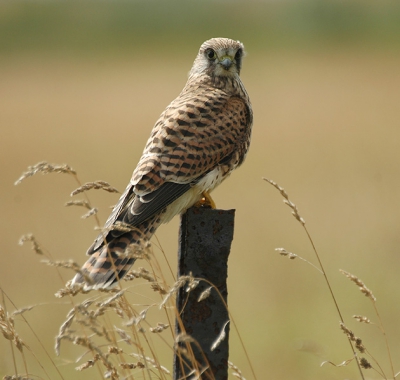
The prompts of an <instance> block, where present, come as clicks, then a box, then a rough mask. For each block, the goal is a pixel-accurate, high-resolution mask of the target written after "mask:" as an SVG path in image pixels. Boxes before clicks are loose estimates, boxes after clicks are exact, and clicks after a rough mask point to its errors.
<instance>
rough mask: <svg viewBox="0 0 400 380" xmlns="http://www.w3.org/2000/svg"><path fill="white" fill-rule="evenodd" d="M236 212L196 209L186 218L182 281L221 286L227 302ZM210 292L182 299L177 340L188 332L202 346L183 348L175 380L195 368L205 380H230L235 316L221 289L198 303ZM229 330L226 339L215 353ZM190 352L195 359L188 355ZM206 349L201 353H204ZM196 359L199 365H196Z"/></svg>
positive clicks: (182, 235) (181, 295) (184, 345)
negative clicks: (231, 327)
mask: <svg viewBox="0 0 400 380" xmlns="http://www.w3.org/2000/svg"><path fill="white" fill-rule="evenodd" d="M234 218H235V210H213V209H208V208H191V209H189V210H188V211H187V212H186V213H185V214H183V215H182V216H181V224H180V232H179V234H180V236H179V252H178V278H179V277H180V276H185V275H189V274H190V273H191V274H192V276H193V277H198V278H203V279H206V280H208V281H209V282H210V283H212V284H213V285H215V286H216V287H217V289H218V290H219V292H220V293H221V295H222V297H223V299H224V301H225V302H226V303H227V296H228V290H227V285H226V279H227V275H228V256H229V252H230V247H231V242H232V239H233V225H234ZM209 287H210V284H208V283H207V282H205V281H200V283H199V285H198V286H197V287H196V288H195V289H194V290H192V291H191V292H187V291H186V287H182V288H180V289H179V291H178V294H177V310H178V313H180V314H179V317H178V318H179V319H180V321H181V324H180V323H179V320H177V321H176V326H175V331H176V335H177V336H178V334H180V333H181V332H182V331H183V332H186V334H187V335H189V336H190V337H191V338H193V339H194V340H195V342H197V343H193V342H192V343H185V342H181V343H179V344H178V346H179V347H177V348H176V349H175V354H174V380H178V379H189V378H191V377H190V376H189V374H192V375H193V374H194V373H193V372H191V371H193V369H194V368H197V369H199V370H200V373H201V376H200V378H201V379H218V380H225V379H228V354H229V344H228V338H229V323H228V324H226V323H227V321H228V320H229V315H228V312H227V310H226V307H225V305H224V303H223V302H222V300H221V298H220V296H219V294H218V293H217V291H216V290H215V289H212V290H211V293H210V296H209V297H208V298H206V299H205V300H203V301H201V302H198V298H199V296H200V294H201V293H202V292H203V291H204V290H206V289H207V288H209ZM182 326H183V328H182ZM224 326H225V329H224V331H225V333H226V336H225V339H224V340H223V341H222V342H221V343H220V344H219V345H218V347H217V348H215V349H214V350H213V351H212V350H211V346H212V345H213V343H214V342H215V341H216V340H217V339H218V337H219V336H220V334H221V331H222V329H223V328H224ZM188 344H190V349H191V350H192V351H193V354H188V355H184V354H183V353H182V350H183V351H185V350H186V349H187V347H188V346H187V345H188ZM199 347H200V349H199ZM193 358H194V360H193Z"/></svg>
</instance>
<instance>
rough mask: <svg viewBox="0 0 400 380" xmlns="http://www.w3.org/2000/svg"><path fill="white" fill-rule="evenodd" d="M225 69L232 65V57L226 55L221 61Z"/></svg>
mask: <svg viewBox="0 0 400 380" xmlns="http://www.w3.org/2000/svg"><path fill="white" fill-rule="evenodd" d="M219 64H220V65H221V66H222V67H223V68H224V69H225V70H229V69H230V67H231V66H232V64H233V62H232V59H231V58H229V57H224V58H223V60H222V61H221V62H220V63H219Z"/></svg>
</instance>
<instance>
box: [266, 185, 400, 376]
mask: <svg viewBox="0 0 400 380" xmlns="http://www.w3.org/2000/svg"><path fill="white" fill-rule="evenodd" d="M263 180H265V181H266V182H268V183H269V184H270V185H272V186H273V187H274V188H275V189H277V190H278V191H279V193H280V194H281V195H282V196H283V198H284V199H283V202H284V203H285V204H286V205H287V206H288V207H289V208H290V209H291V210H292V215H293V216H294V218H295V219H296V220H297V221H298V222H299V223H300V224H301V226H302V227H303V229H304V231H305V233H306V235H307V238H308V240H309V242H310V244H311V246H312V249H313V252H314V254H315V257H316V258H317V261H318V266H319V267H316V266H315V265H314V264H312V263H311V262H309V261H308V260H306V259H304V258H302V257H300V256H298V255H296V254H294V253H292V252H289V251H287V250H286V249H284V248H276V249H275V250H276V251H278V252H279V254H280V255H282V256H285V257H288V258H289V259H291V260H293V259H296V258H299V259H300V260H302V261H304V262H306V263H308V264H310V265H311V266H312V267H313V268H315V269H317V270H318V271H319V272H320V273H321V274H322V275H323V276H324V279H325V283H326V285H327V287H328V289H329V293H330V296H331V299H332V301H333V302H334V304H335V308H336V311H337V313H338V315H339V319H340V328H341V330H342V331H343V332H344V333H345V334H346V336H347V339H348V342H349V344H350V347H351V351H352V353H353V357H352V358H351V359H347V360H345V361H343V362H342V363H340V364H334V363H333V362H331V361H325V362H323V363H322V364H321V365H323V364H325V363H330V364H332V365H334V366H336V367H342V366H346V365H348V364H349V363H351V362H353V361H354V360H355V362H356V363H357V366H358V370H359V373H360V376H361V378H362V379H365V377H364V373H363V369H373V370H375V371H376V372H377V373H378V374H379V375H380V376H381V377H382V378H383V379H388V378H389V377H387V376H386V374H385V372H384V370H383V369H382V367H381V365H380V364H379V362H378V361H377V360H376V359H375V358H374V357H373V356H372V355H371V353H370V352H369V351H368V350H367V348H366V347H365V346H364V344H363V341H362V339H361V338H359V337H357V336H355V334H354V333H353V332H352V331H351V330H350V329H348V328H347V327H346V325H345V322H344V318H343V315H342V312H341V310H340V307H339V304H338V302H337V299H336V297H335V294H334V292H333V289H332V286H331V284H330V281H329V279H328V276H327V273H326V271H325V268H324V266H323V264H322V260H321V256H320V254H319V253H318V251H317V249H316V247H315V244H314V241H313V239H312V237H311V235H310V233H309V231H308V229H307V227H306V222H305V220H304V218H303V217H302V216H301V215H300V213H299V210H298V208H297V206H296V205H295V204H294V203H293V202H292V201H291V200H290V199H289V196H288V194H287V193H286V191H285V190H284V188H283V187H281V186H279V185H278V184H277V183H276V182H275V181H273V180H270V179H268V178H263ZM340 272H341V273H343V274H344V275H345V276H346V277H348V278H349V279H350V280H351V281H352V282H354V283H355V284H356V285H357V286H358V287H359V289H360V291H361V292H362V293H363V294H364V295H365V296H366V297H368V298H369V299H370V300H371V302H372V304H373V307H374V310H375V313H376V315H377V317H378V320H379V328H380V330H381V332H382V334H383V336H384V339H385V343H386V349H387V355H388V358H389V362H390V367H391V377H390V378H391V379H395V378H396V377H397V376H398V375H399V374H400V372H399V373H397V374H395V372H394V366H393V360H392V355H391V351H390V348H389V343H388V339H387V335H386V332H385V330H384V328H383V324H382V319H381V316H380V314H379V312H378V309H377V306H376V298H375V296H374V295H373V294H372V291H371V290H369V289H368V288H367V287H366V286H365V284H364V283H363V282H362V281H361V280H360V279H359V278H358V277H356V276H354V275H352V274H350V273H348V272H346V271H344V270H340ZM353 318H354V319H356V320H357V321H358V322H362V323H371V322H370V320H369V319H368V318H367V317H365V316H359V315H354V316H353ZM357 351H358V352H359V353H360V354H366V355H368V356H369V357H370V358H371V359H372V361H373V362H374V363H375V364H374V366H373V365H372V364H371V363H370V362H369V361H368V360H367V359H366V358H365V357H359V355H358V354H357Z"/></svg>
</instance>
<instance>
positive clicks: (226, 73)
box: [72, 38, 253, 290]
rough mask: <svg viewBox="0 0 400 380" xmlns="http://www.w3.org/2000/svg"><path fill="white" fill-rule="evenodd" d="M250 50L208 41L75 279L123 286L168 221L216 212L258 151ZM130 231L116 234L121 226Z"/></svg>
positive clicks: (100, 286)
mask: <svg viewBox="0 0 400 380" xmlns="http://www.w3.org/2000/svg"><path fill="white" fill-rule="evenodd" d="M243 56H244V46H243V44H242V43H241V42H239V41H234V40H231V39H228V38H212V39H210V40H208V41H206V42H204V43H203V44H202V45H201V47H200V50H199V52H198V54H197V57H196V59H195V60H194V63H193V66H192V69H191V70H190V72H189V78H188V80H187V83H186V85H185V87H184V88H183V90H182V92H181V93H180V94H179V96H178V97H177V98H176V99H175V100H173V101H172V103H171V104H170V105H169V106H168V107H167V108H166V109H165V111H164V112H163V113H162V114H161V116H160V117H159V119H158V121H157V122H156V123H155V125H154V127H153V130H152V132H151V135H150V138H149V140H148V141H147V144H146V146H145V148H144V151H143V154H142V157H141V159H140V161H139V163H138V165H137V167H136V169H135V170H134V172H133V175H132V178H131V180H130V182H129V184H128V186H127V188H126V189H125V192H124V193H123V194H122V196H121V198H120V199H119V201H118V203H117V204H116V206H115V207H114V209H113V211H112V213H111V215H110V216H109V217H108V219H107V221H106V224H105V227H104V228H103V229H102V233H101V234H100V235H99V236H98V237H97V238H96V240H95V241H94V243H93V244H92V246H91V247H90V248H89V249H88V251H87V254H88V255H89V256H90V258H89V259H88V260H87V262H86V263H85V264H84V265H83V267H82V269H81V271H80V272H78V273H77V274H76V276H75V277H74V278H73V280H72V284H83V289H84V290H90V289H107V288H112V287H114V286H116V285H117V284H118V282H119V280H120V279H122V278H123V277H124V275H125V274H126V273H127V272H128V271H129V269H130V268H131V266H132V265H133V263H134V262H135V260H136V257H134V256H133V255H127V254H124V253H125V252H128V251H129V249H131V247H137V248H138V249H139V247H143V248H145V246H144V245H143V242H148V241H149V240H150V239H151V237H152V236H153V234H154V233H155V231H156V230H157V228H158V227H159V226H160V225H161V224H162V223H167V222H169V221H170V220H171V219H172V218H173V217H174V216H175V215H177V214H181V213H184V212H185V211H186V210H187V209H188V208H190V207H192V206H193V205H196V206H197V205H198V204H199V205H200V207H211V208H215V207H216V206H215V203H214V201H213V200H212V198H211V197H210V195H209V193H210V192H211V191H212V190H214V189H215V188H216V187H217V186H219V185H220V184H221V183H222V182H223V181H224V180H225V179H226V178H227V177H229V175H230V174H231V172H232V171H233V170H234V169H236V168H237V167H238V166H240V165H241V164H242V163H243V161H244V159H245V157H246V154H247V151H248V149H249V146H250V136H251V127H252V124H253V111H252V108H251V103H250V99H249V96H248V94H247V92H246V89H245V87H244V85H243V83H242V81H241V79H240V76H239V75H240V71H241V68H242V58H243ZM120 225H123V226H127V227H128V228H124V229H121V228H115V227H114V226H120Z"/></svg>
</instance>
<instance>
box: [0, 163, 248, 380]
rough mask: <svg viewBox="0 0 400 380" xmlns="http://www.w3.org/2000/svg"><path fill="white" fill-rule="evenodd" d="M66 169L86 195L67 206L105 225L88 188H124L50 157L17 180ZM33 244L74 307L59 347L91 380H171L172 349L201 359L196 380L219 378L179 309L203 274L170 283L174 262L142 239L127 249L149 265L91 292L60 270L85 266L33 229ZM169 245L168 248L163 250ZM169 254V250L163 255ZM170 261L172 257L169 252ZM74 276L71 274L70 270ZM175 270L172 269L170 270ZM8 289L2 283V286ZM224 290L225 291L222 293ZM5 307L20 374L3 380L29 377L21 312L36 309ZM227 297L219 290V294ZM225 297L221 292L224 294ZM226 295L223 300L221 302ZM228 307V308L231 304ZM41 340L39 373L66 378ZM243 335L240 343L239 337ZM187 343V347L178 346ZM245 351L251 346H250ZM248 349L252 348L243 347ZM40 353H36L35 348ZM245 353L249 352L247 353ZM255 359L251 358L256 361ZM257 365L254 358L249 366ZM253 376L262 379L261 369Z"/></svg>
mask: <svg viewBox="0 0 400 380" xmlns="http://www.w3.org/2000/svg"><path fill="white" fill-rule="evenodd" d="M39 173H40V174H52V173H62V174H67V175H71V176H72V177H73V178H74V180H75V182H76V183H77V184H78V188H77V189H75V190H73V191H72V193H71V196H75V195H77V194H82V195H83V197H84V199H79V200H73V201H69V202H67V203H66V204H65V206H68V207H70V206H78V207H84V208H85V209H87V210H88V212H87V213H86V214H84V215H83V216H82V217H83V218H88V217H93V218H94V220H95V225H96V228H97V229H100V230H101V224H100V221H99V219H98V216H97V209H96V208H95V207H93V205H92V204H91V202H90V198H89V196H88V191H90V190H97V189H101V190H104V191H107V192H117V190H116V189H115V188H113V187H112V186H110V185H109V184H108V183H107V182H105V181H95V182H88V183H85V184H82V183H81V181H80V180H79V178H78V175H77V172H76V171H75V170H73V169H72V168H71V167H70V166H68V165H52V164H48V163H47V162H40V163H38V164H36V165H34V166H31V167H29V168H28V170H27V171H26V172H24V173H23V174H22V175H21V177H20V178H19V179H18V180H17V181H16V183H15V184H16V185H18V184H20V183H21V182H22V181H23V180H25V179H26V178H29V177H31V176H33V175H35V174H39ZM116 228H118V229H121V230H123V229H124V228H125V229H126V228H131V227H129V226H126V225H119V226H117V227H116ZM26 243H29V244H30V245H31V249H32V250H33V251H34V252H35V253H36V254H38V255H40V257H41V258H42V262H43V263H44V264H46V265H50V266H52V267H54V269H55V270H56V271H57V273H58V276H59V279H60V284H62V285H61V286H62V288H61V289H59V290H58V291H56V292H55V296H56V297H57V298H63V299H67V300H68V302H69V304H70V306H71V308H70V310H69V312H68V313H67V315H66V316H65V320H64V321H63V322H62V323H61V325H60V328H59V331H58V334H57V336H56V339H55V346H54V349H55V352H56V354H57V355H62V352H63V347H64V345H65V344H72V345H74V346H77V347H78V348H77V349H76V352H77V358H76V365H75V370H76V371H79V372H83V371H84V372H87V373H88V374H87V378H106V379H113V380H116V379H140V378H143V379H162V380H164V379H170V378H172V373H171V370H170V369H169V368H171V367H172V363H161V359H160V353H162V352H170V354H171V355H170V357H171V358H172V355H173V353H174V351H176V352H177V354H178V355H180V356H181V357H182V359H183V360H184V361H185V362H187V363H189V362H192V363H195V365H194V367H193V370H192V375H191V377H190V378H191V379H202V378H204V379H210V380H217V379H214V377H213V376H212V375H210V371H207V368H200V367H199V366H198V365H196V362H195V360H194V359H195V358H194V355H193V351H192V349H191V344H190V343H195V342H193V338H191V337H190V336H189V335H188V334H187V333H186V332H185V329H184V326H183V325H182V322H181V320H180V317H179V316H180V312H181V311H180V310H177V309H176V303H175V294H176V292H177V290H178V289H179V288H181V287H185V288H186V291H187V292H190V291H192V290H193V289H194V288H195V287H196V286H197V285H198V283H199V282H200V281H204V279H201V278H194V277H192V276H191V275H188V276H182V277H181V278H178V279H176V280H175V282H174V283H173V284H172V285H171V284H168V282H167V280H166V277H167V276H165V275H164V273H163V268H164V267H166V268H167V270H170V271H171V268H170V266H169V263H168V262H167V265H164V263H162V264H161V263H160V262H159V261H158V260H157V258H156V255H155V254H154V250H153V246H152V245H150V244H149V243H148V242H143V244H142V245H141V247H140V249H139V250H138V249H137V248H135V250H129V249H128V250H127V252H125V253H124V254H126V255H135V258H136V259H137V260H141V261H142V262H143V267H141V266H140V267H137V266H135V268H134V269H132V270H130V271H129V272H128V273H127V274H126V276H125V277H124V278H123V279H122V280H120V281H119V283H118V286H117V287H116V288H115V289H112V290H101V291H89V292H87V291H85V290H84V289H83V287H82V286H80V285H74V286H72V285H71V282H70V281H68V282H66V279H65V278H64V273H65V272H62V271H61V269H67V270H69V271H70V272H72V273H71V274H70V275H68V277H69V278H70V277H72V275H73V274H74V273H76V272H80V270H81V269H80V265H79V264H77V263H75V262H74V261H72V260H57V259H55V258H54V257H53V256H52V254H51V253H50V252H49V251H48V250H46V249H45V248H44V247H43V245H42V244H41V243H39V241H38V240H37V239H36V237H35V236H33V235H32V234H26V235H24V236H22V238H21V239H20V244H26ZM161 250H162V249H161ZM163 253H164V252H163ZM164 258H165V260H166V256H165V254H164ZM68 273H69V272H68ZM171 273H172V271H171ZM139 281H140V284H141V286H142V285H144V284H147V287H148V288H150V289H151V290H152V292H153V294H155V295H156V297H155V298H156V299H154V300H152V302H150V303H149V304H147V305H144V306H141V305H140V304H139V305H138V304H136V303H135V302H134V298H135V293H134V291H133V290H134V287H135V286H137V285H136V284H137V283H138V282H139ZM208 285H209V288H208V289H207V290H206V291H205V292H203V293H202V294H201V296H200V298H199V300H198V301H199V302H202V301H203V300H204V299H206V298H207V296H208V295H209V292H210V291H211V289H215V290H217V289H216V288H215V287H214V286H213V284H210V283H209V284H208ZM1 289H2V288H1ZM217 291H218V290H217ZM2 292H3V293H2V294H3V299H2V305H0V332H1V333H2V335H3V337H4V338H5V339H7V340H9V341H10V351H11V355H12V358H13V362H14V374H13V375H7V376H5V377H4V379H30V378H32V377H33V375H32V374H30V371H29V361H28V360H27V359H26V356H25V350H30V349H29V346H28V345H27V344H26V343H25V342H24V340H22V338H21V337H20V336H19V335H18V333H17V331H16V328H15V323H14V316H15V315H17V314H18V315H21V316H22V318H23V321H24V322H25V323H26V324H27V325H28V326H30V325H29V322H28V320H27V319H26V318H25V317H24V315H23V313H24V312H28V311H29V310H30V308H26V309H17V308H16V307H15V305H13V307H14V308H15V309H16V310H15V311H14V312H13V313H9V312H7V307H6V306H7V302H6V298H7V299H8V303H10V304H12V301H11V299H10V298H8V297H7V296H6V294H5V292H4V291H2ZM219 295H220V294H219ZM220 297H221V299H222V296H221V295H220ZM222 300H223V299H222ZM225 307H227V305H226V304H225ZM149 314H152V317H153V318H151V319H154V316H155V317H156V318H157V319H158V322H156V323H155V324H154V323H152V322H150V319H149V318H148V315H149ZM175 320H177V321H178V323H179V324H180V328H181V331H182V334H180V335H179V336H176V334H175V328H174V326H175ZM231 322H232V323H233V324H234V326H235V328H236V331H237V333H238V334H239V331H238V330H237V327H236V324H235V322H234V320H233V318H232V316H231ZM32 332H33V334H34V335H35V337H36V339H37V340H38V341H39V343H40V344H41V346H42V349H43V350H44V352H45V354H46V356H47V358H48V360H49V363H50V364H49V363H43V364H42V363H39V364H40V366H41V368H42V369H43V375H42V376H39V377H40V378H47V379H52V380H53V378H51V377H50V375H49V374H48V371H46V368H50V366H51V367H53V368H54V369H55V372H56V374H57V376H58V377H59V378H60V379H64V377H63V374H62V371H61V370H60V368H59V367H58V366H57V365H56V364H55V363H54V361H53V359H52V355H51V354H50V352H49V350H48V349H47V348H46V347H44V345H43V343H42V342H41V340H40V337H39V336H37V335H36V334H35V332H34V331H33V330H32ZM224 338H225V335H224V331H222V332H221V334H220V336H219V337H218V339H217V340H216V341H215V342H214V343H213V347H214V348H215V349H216V348H217V347H218V345H219V343H220V342H221V341H222V340H223V339H224ZM239 339H240V340H241V337H240V334H239ZM178 342H183V343H184V344H185V345H184V346H182V345H178ZM14 347H16V348H17V351H18V352H19V353H20V355H21V356H22V361H23V372H24V374H22V375H21V374H20V372H21V369H20V368H18V364H17V360H16V352H15V350H14ZM243 348H244V346H243ZM244 349H245V348H244ZM31 354H32V355H35V353H34V352H31ZM245 354H246V355H247V357H248V354H247V352H246V351H245ZM249 360H250V359H249ZM250 366H251V363H250ZM230 369H231V371H232V373H233V376H236V377H239V378H240V379H244V377H243V375H242V374H241V371H240V369H239V368H237V367H236V366H234V365H233V364H232V363H230ZM251 370H252V371H253V376H254V378H255V379H256V376H255V373H254V370H253V368H252V366H251Z"/></svg>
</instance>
